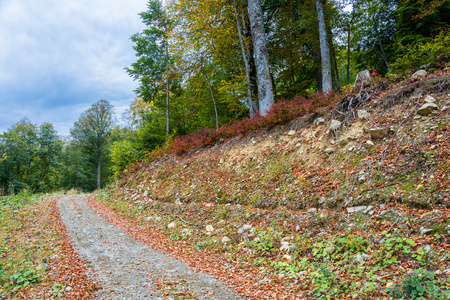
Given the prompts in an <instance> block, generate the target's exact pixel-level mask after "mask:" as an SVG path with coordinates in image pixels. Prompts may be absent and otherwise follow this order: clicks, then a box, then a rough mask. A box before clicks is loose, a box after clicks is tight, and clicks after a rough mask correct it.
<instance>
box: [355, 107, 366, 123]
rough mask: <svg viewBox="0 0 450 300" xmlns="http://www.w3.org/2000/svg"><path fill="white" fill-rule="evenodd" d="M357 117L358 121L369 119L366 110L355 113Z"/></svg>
mask: <svg viewBox="0 0 450 300" xmlns="http://www.w3.org/2000/svg"><path fill="white" fill-rule="evenodd" d="M356 114H357V115H358V119H360V120H367V119H369V113H368V112H367V111H366V110H363V109H360V110H358V111H357V112H356Z"/></svg>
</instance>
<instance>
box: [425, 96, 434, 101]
mask: <svg viewBox="0 0 450 300" xmlns="http://www.w3.org/2000/svg"><path fill="white" fill-rule="evenodd" d="M434 102H436V98H434V97H433V96H430V95H428V96H426V97H425V103H434Z"/></svg>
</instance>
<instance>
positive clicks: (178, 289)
mask: <svg viewBox="0 0 450 300" xmlns="http://www.w3.org/2000/svg"><path fill="white" fill-rule="evenodd" d="M86 201H87V200H86V199H85V197H84V196H80V195H76V196H65V197H63V198H61V199H60V200H59V202H58V209H59V212H60V214H61V220H62V221H63V223H64V225H65V226H66V228H67V233H68V234H69V237H70V239H71V241H72V242H73V245H74V247H75V249H77V251H78V252H79V253H80V254H81V255H82V256H83V257H84V258H85V259H86V261H87V262H88V265H89V267H90V268H91V269H92V270H93V271H94V272H93V274H95V275H93V276H96V277H95V278H96V281H97V282H98V283H99V284H100V286H101V287H102V290H100V291H99V292H98V294H97V298H96V299H139V300H143V299H164V297H166V296H167V298H166V299H175V298H181V299H186V297H188V298H189V297H194V298H196V299H224V300H225V299H227V300H229V299H230V300H231V299H241V298H240V297H239V296H238V295H237V294H236V293H235V292H234V291H233V290H231V289H229V288H227V287H226V286H225V285H224V284H223V283H222V282H220V281H218V280H217V279H216V278H215V277H214V276H211V275H207V274H204V273H200V272H197V271H195V270H193V269H192V268H190V267H189V266H188V265H187V264H186V263H184V262H182V261H179V260H176V259H174V258H172V257H171V256H169V255H166V254H163V253H161V252H159V251H156V250H154V249H152V248H150V247H148V246H146V245H144V244H142V243H141V242H139V241H137V240H135V239H133V238H131V237H130V236H129V235H128V234H126V233H125V232H123V231H122V230H120V229H119V228H117V227H116V226H115V225H113V224H111V223H108V222H106V221H105V220H103V219H102V218H101V217H100V216H98V215H97V214H96V213H95V211H94V210H93V209H92V208H90V207H89V205H88V204H87V203H86ZM152 278H153V279H154V278H158V280H160V281H161V280H162V281H164V282H166V283H170V284H171V285H173V286H172V292H171V293H170V294H169V295H168V294H167V293H166V294H162V293H161V292H159V291H158V289H155V287H154V285H153V283H152ZM152 289H153V290H152Z"/></svg>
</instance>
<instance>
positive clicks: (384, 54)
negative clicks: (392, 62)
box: [378, 36, 390, 70]
mask: <svg viewBox="0 0 450 300" xmlns="http://www.w3.org/2000/svg"><path fill="white" fill-rule="evenodd" d="M378 43H379V45H380V49H381V56H383V59H384V63H385V64H386V67H387V69H388V70H389V68H390V67H389V63H388V61H387V59H386V53H384V48H383V44H381V39H380V36H378Z"/></svg>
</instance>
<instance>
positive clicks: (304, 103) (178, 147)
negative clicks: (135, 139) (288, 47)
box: [150, 92, 339, 159]
mask: <svg viewBox="0 0 450 300" xmlns="http://www.w3.org/2000/svg"><path fill="white" fill-rule="evenodd" d="M337 101H339V97H338V96H337V95H336V94H335V93H334V92H332V93H329V94H328V95H325V94H323V93H316V94H311V95H310V96H309V97H308V98H304V97H299V96H296V97H294V99H292V100H291V101H285V100H284V99H281V100H279V101H278V102H277V103H275V104H274V105H273V106H272V107H271V109H270V110H269V111H267V112H266V114H265V115H264V116H262V115H260V114H259V113H257V114H255V115H254V116H253V117H252V118H246V119H243V120H240V121H236V120H232V121H230V122H229V123H227V124H224V125H222V126H221V127H220V128H219V129H218V130H214V129H205V128H202V129H200V130H198V131H195V132H191V133H189V134H188V135H185V136H183V137H179V136H177V137H175V139H174V140H173V141H172V143H171V144H169V145H166V147H165V148H157V149H155V150H154V151H152V153H151V154H150V159H155V158H158V157H162V156H164V155H166V154H172V153H174V154H177V155H181V154H183V153H186V152H191V151H194V150H196V149H198V148H200V147H204V146H207V145H212V144H214V143H216V142H217V141H219V140H220V139H229V138H232V137H234V136H237V135H241V134H242V135H243V134H246V133H249V132H251V131H254V130H257V129H261V128H267V127H272V126H274V125H277V124H283V123H287V122H289V121H291V120H293V119H295V118H297V117H300V116H303V115H305V114H310V113H314V112H316V111H317V109H318V108H323V107H328V106H330V105H331V104H335V103H337Z"/></svg>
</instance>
